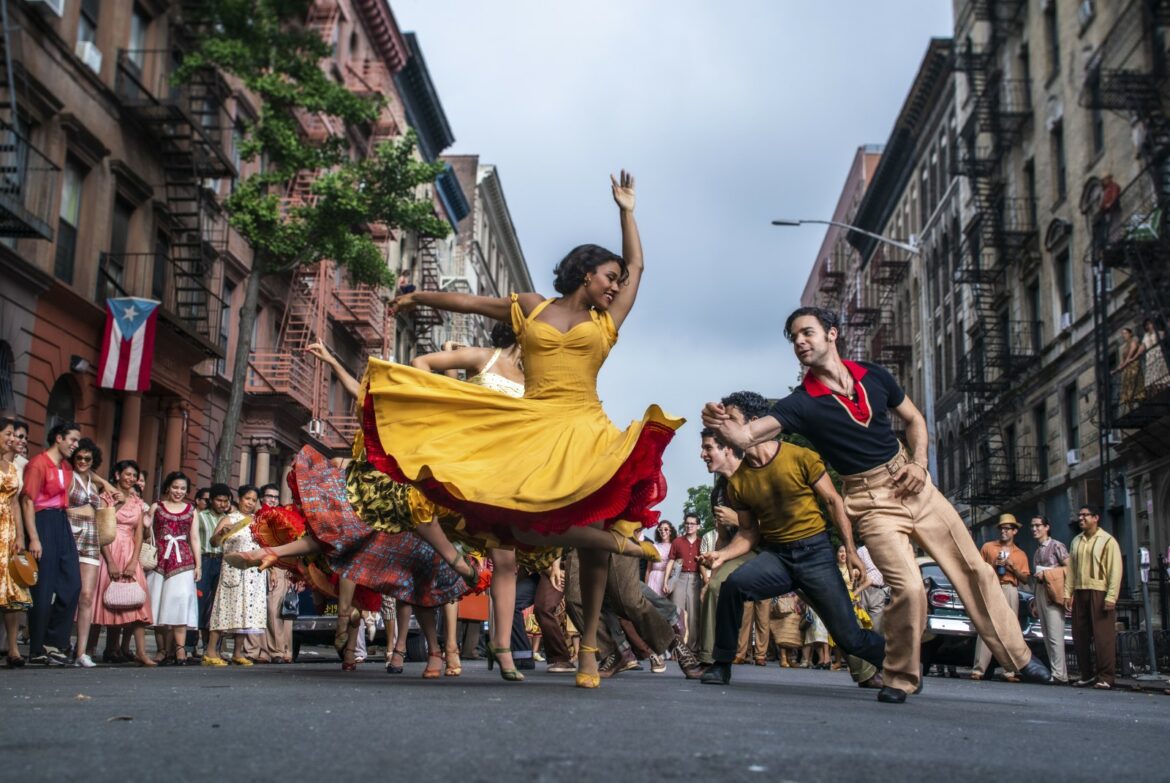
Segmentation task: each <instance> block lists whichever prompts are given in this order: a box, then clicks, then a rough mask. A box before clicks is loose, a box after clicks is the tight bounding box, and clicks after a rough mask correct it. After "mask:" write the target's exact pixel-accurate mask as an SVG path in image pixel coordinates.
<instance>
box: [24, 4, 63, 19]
mask: <svg viewBox="0 0 1170 783" xmlns="http://www.w3.org/2000/svg"><path fill="white" fill-rule="evenodd" d="M28 2H29V5H32V6H36V7H38V8H44V9H45V10H47V11H52V12H53V13H54V14H55V15H57V16H63V15H64V13H65V0H28Z"/></svg>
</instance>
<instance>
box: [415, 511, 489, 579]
mask: <svg viewBox="0 0 1170 783" xmlns="http://www.w3.org/2000/svg"><path fill="white" fill-rule="evenodd" d="M414 532H415V533H417V534H418V536H419V538H421V539H422V540H423V541H426V542H427V543H428V544H430V545H431V546H432V547H434V548H435V551H436V552H438V553H439V557H441V558H443V562H445V563H446V564H447V565H449V566H451V567H452V568H454V569H455V573H457V574H459V575H460V576H461V577H463V578H464V579H466V580H470V579H473V578H475V577H476V576H478V575H477V574H476V572H475V569H474V568H472V566H471V564H470V563H468V562H467V560H466V559H464V558H462V557H460V556H459V550H458V549H456V548H455V545H454V544H452V543H451V539H449V538H447V534H446V533H444V532H443V528H441V527H439V524H438V523H437V522H429V523H427V524H425V525H418V526H417V527H415V528H414ZM493 577H494V575H493Z"/></svg>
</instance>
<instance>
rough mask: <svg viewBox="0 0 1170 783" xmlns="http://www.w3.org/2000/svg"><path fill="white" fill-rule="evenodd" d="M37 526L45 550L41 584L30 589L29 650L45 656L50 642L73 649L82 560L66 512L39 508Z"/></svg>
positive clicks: (39, 573) (40, 563)
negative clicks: (70, 639) (70, 637)
mask: <svg viewBox="0 0 1170 783" xmlns="http://www.w3.org/2000/svg"><path fill="white" fill-rule="evenodd" d="M36 526H37V538H39V539H40V540H41V549H42V553H41V559H40V560H39V561H38V563H37V583H36V584H35V585H33V586H32V587H31V588H29V593H31V594H32V604H33V605H32V609H29V611H28V637H29V648H28V651H29V655H30V656H33V657H36V656H38V655H44V654H45V645H46V644H48V645H49V646H51V647H56V648H57V649H58V650H61V651H65V650H68V649H69V635H70V633H71V632H72V631H73V618H74V616H75V615H76V614H77V600H78V599H79V598H80V597H81V563H80V561H79V560H78V559H77V543H76V542H75V541H74V540H73V530H72V528H70V527H69V520H68V519H67V518H66V516H65V512H64V511H62V510H61V509H58V508H47V509H45V510H43V511H38V512H37V516H36ZM98 600H101V596H98Z"/></svg>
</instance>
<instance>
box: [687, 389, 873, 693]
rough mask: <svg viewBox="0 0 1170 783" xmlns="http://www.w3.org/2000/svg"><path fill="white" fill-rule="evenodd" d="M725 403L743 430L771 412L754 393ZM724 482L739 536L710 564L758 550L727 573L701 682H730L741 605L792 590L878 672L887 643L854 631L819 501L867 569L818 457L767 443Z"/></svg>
mask: <svg viewBox="0 0 1170 783" xmlns="http://www.w3.org/2000/svg"><path fill="white" fill-rule="evenodd" d="M722 402H723V406H724V408H725V409H726V410H727V412H728V415H729V416H731V417H732V418H733V419H735V420H736V421H737V423H740V424H744V423H746V422H749V421H751V420H753V419H758V418H760V417H762V416H765V415H767V413H768V402H767V400H765V399H764V398H763V397H761V396H760V395H759V394H756V393H754V392H737V393H735V394H732V395H730V396H728V397H726V398H724V399H723V401H722ZM727 483H728V487H727V494H728V498H729V499H730V502H731V507H732V508H733V509H735V511H736V513H737V515H738V516H739V531H738V532H737V533H736V535H735V538H733V539H732V541H731V543H730V544H728V545H727V547H726V548H724V549H721V550H719V551H717V552H715V553H713V554H710V555H707V558H708V564H709V566H710V568H711V569H712V570H716V569H718V568H719V567H720V566H722V565H723V563H725V562H727V561H729V560H734V559H735V558H738V557H741V556H742V555H745V554H747V553H748V552H750V551H751V550H752V549H753V548H757V547H758V548H759V550H760V551H759V554H758V555H757V556H756V557H755V558H753V559H752V560H750V561H748V562H746V563H744V564H743V565H741V566H740V567H739V568H737V569H736V570H735V571H734V572H732V573H731V574H730V575H729V576H728V577H727V580H726V581H725V582H724V583H723V587H722V589H721V590H720V592H719V604H718V607H717V609H716V617H715V646H714V649H713V650H712V657H713V658H714V659H715V663H714V664H713V665H712V666H711V668H710V669H708V670H707V672H706V673H705V674H704V675H703V677H702V682H704V683H707V684H715V685H722V684H727V683H728V682H730V680H731V662H732V660H733V659H734V657H735V652H736V646H737V642H738V638H739V629H740V623H741V622H742V620H743V604H744V601H745V600H747V601H763V600H767V599H770V598H774V597H775V596H779V595H784V594H786V593H791V592H793V591H794V590H800V591H802V593H803V595H804V597H805V599H806V600H807V602H808V603H809V604H810V605H811V606H812V607H813V609H814V611H816V613H817V615H818V616H820V618H821V620H822V621H823V622H824V623H825V626H826V627H827V628H828V630H829V633H830V634H832V636H833V639H834V641H836V643H837V645H838V646H840V647H841V649H842V650H844V651H845V652H846V653H848V654H850V655H854V656H857V657H858V658H861V659H862V660H864V661H867V662H868V663H870V664H872V665H873V666H875V667H877V669H879V670H880V669H881V667H882V662H883V660H884V659H885V640H884V639H882V637H881V636H879V635H878V634H876V633H874V632H873V631H869V630H864V629H862V627H861V626H860V625H859V624H858V622H857V615H856V614H855V613H854V611H853V601H852V599H851V598H850V596H849V588H848V587H847V586H846V584H845V581H844V580H843V579H842V577H841V571H840V570H839V569H838V566H837V557H836V553H835V552H834V549H833V545H832V543H831V542H830V540H829V533H828V530H827V526H826V524H825V518H824V517H823V516H822V515H821V510H820V506H819V504H818V499H820V500H823V501H824V502H825V504H826V505H827V506H828V507H829V509H830V512H831V514H832V517H833V522H834V523H835V524H836V525H837V529H838V530H839V531H840V533H841V538H842V541H843V542H844V544H845V551H846V557H847V560H848V563H849V567H850V569H851V570H856V571H857V573H858V576H860V574H861V573H862V572H863V570H864V565H863V564H862V562H861V560H860V558H858V556H857V550H856V547H855V545H854V543H853V530H852V526H851V525H850V522H849V518H848V516H846V514H845V506H844V503H843V502H842V500H841V496H840V495H839V494H837V490H836V489H835V488H834V487H833V482H832V479H830V478H829V475H828V471H827V470H826V469H825V464H824V462H822V461H821V458H820V457H819V456H818V455H817V454H816V453H815V452H813V451H810V450H809V449H806V448H803V447H801V446H797V445H796V444H794V443H785V442H781V441H775V440H772V441H765V442H763V443H760V444H757V445H755V446H752V447H751V448H749V449H747V450H746V451H745V453H744V461H743V464H742V465H740V467H739V469H738V470H736V471H735V473H734V474H732V476H731V478H730V479H728V482H727ZM871 679H872V680H873V682H872V685H873V686H875V687H881V682H880V680H881V677H880V675H877V674H874V675H873V676H872V678H867V679H866V682H863V683H861V684H862V685H863V686H864V685H866V684H867V683H869V682H870V680H871Z"/></svg>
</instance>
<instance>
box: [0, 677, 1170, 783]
mask: <svg viewBox="0 0 1170 783" xmlns="http://www.w3.org/2000/svg"><path fill="white" fill-rule="evenodd" d="M538 667H540V668H539V669H538V670H537V671H536V672H529V673H528V679H527V680H526V681H525V682H524V683H521V684H518V685H514V684H510V683H504V682H502V681H501V680H500V678H499V674H498V672H490V673H489V672H488V671H487V668H486V666H485V664H484V663H483V662H482V661H470V662H465V664H464V673H463V676H462V677H459V678H443V679H442V680H438V681H427V680H423V679H421V677H420V674H421V672H422V668H423V664H421V663H410V664H407V669H406V673H405V674H401V675H395V676H392V675H387V674H386V673H385V672H384V669H383V667H382V664H381V662H380V661H372V662H370V663H367V664H364V665H362V666H361V667H360V668H359V670H358V671H357V672H356V673H352V674H351V673H344V672H342V671H340V667H339V666H338V664H337V663H336V662H334V661H328V662H326V659H325V658H324V657H323V658H322V661H321V662H318V663H301V664H296V665H292V666H254V667H252V668H248V669H241V668H237V667H232V668H230V669H209V668H201V667H166V668H159V669H153V670H146V669H141V668H136V667H99V668H97V669H92V670H82V669H51V670H45V669H33V668H31V667H25V668H24V669H18V670H13V671H7V670H0V699H2V701H0V704H2V705H3V706H2V708H0V727H2V728H0V759H2V760H3V761H2V764H0V769H2V771H0V778H2V779H4V780H13V781H16V780H20V781H35V780H54V781H59V780H80V781H85V783H97V782H98V781H107V780H108V781H122V782H123V783H124V782H125V781H129V780H137V781H141V780H146V781H153V780H164V779H167V780H172V781H175V780H193V779H197V778H198V779H204V780H207V779H214V780H224V779H231V780H277V779H280V780H283V781H299V780H314V779H324V780H333V779H350V780H361V779H377V780H389V781H398V780H410V781H415V780H419V781H429V780H447V781H460V783H463V782H467V783H471V782H473V781H481V780H482V781H489V780H492V781H499V780H523V781H529V780H531V781H546V780H547V781H558V783H563V781H578V780H580V781H599V780H604V781H607V782H608V783H615V782H616V781H627V780H667V781H676V780H708V781H710V780H768V781H818V780H837V781H850V783H855V782H856V781H868V780H899V781H900V780H940V781H947V783H951V782H952V781H962V780H980V781H988V780H994V779H1001V780H1008V779H1010V780H1026V779H1032V780H1055V779H1057V777H1058V776H1059V778H1061V779H1063V780H1064V781H1079V780H1086V781H1089V780H1091V781H1094V782H1095V783H1097V782H1099V781H1101V780H1104V779H1114V780H1126V781H1143V780H1151V781H1153V780H1160V781H1164V780H1166V779H1167V777H1168V773H1167V754H1166V750H1167V748H1166V744H1165V743H1166V741H1167V738H1168V737H1170V697H1167V696H1164V695H1162V693H1161V691H1160V690H1159V691H1155V692H1146V693H1133V692H1121V691H1115V692H1110V693H1103V692H1095V691H1083V690H1076V689H1073V688H1069V687H1059V688H1058V687H1044V686H1034V685H1022V684H1008V683H998V682H983V683H975V682H969V681H966V680H953V679H940V678H934V677H932V678H928V679H927V681H926V688H925V692H924V693H923V694H922V695H920V696H917V697H912V698H911V699H910V700H909V701H908V702H907V703H906V704H904V705H885V704H879V703H878V702H877V701H876V700H875V694H874V691H866V690H861V689H859V688H857V687H856V686H854V685H853V683H852V682H851V681H850V679H849V677H848V676H847V675H846V674H845V673H844V672H819V671H809V670H799V669H780V668H778V667H777V666H776V665H775V664H772V665H771V666H769V667H767V668H766V669H765V668H759V667H755V666H737V667H735V669H734V677H733V681H732V684H731V685H730V686H727V687H718V686H711V685H699V684H698V683H697V682H691V681H687V680H685V679H683V678H682V676H681V675H680V674H679V671H678V669H677V667H675V666H674V665H673V664H671V666H670V667H669V668H668V670H667V672H666V673H665V674H651V673H650V672H649V671H648V670H647V671H644V672H627V673H624V674H621V675H619V676H617V677H615V678H614V679H612V680H608V681H605V682H603V684H602V687H601V689H599V690H597V691H584V690H578V689H576V688H574V687H573V678H572V676H571V675H553V674H548V673H546V672H544V671H543V670H542V669H543V664H538Z"/></svg>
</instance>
